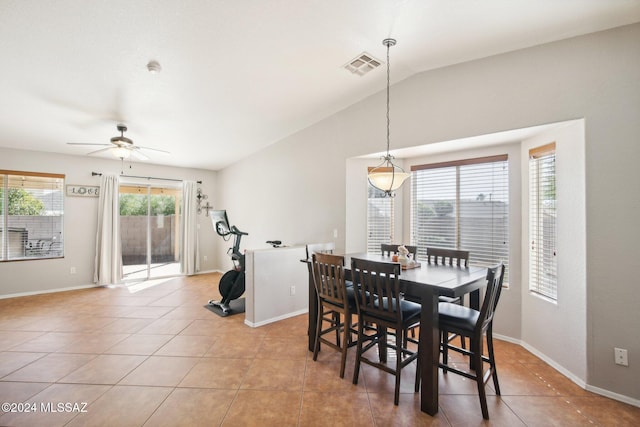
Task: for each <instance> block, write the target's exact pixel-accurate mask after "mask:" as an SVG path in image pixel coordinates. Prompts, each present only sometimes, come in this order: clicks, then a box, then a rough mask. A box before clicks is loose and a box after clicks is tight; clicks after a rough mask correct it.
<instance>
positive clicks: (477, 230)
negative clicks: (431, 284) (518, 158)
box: [411, 155, 509, 282]
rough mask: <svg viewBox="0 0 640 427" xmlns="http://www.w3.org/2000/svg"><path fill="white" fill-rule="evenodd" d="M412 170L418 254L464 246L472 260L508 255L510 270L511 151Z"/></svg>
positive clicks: (494, 260)
mask: <svg viewBox="0 0 640 427" xmlns="http://www.w3.org/2000/svg"><path fill="white" fill-rule="evenodd" d="M411 171H412V173H413V176H412V189H411V204H412V209H411V232H412V243H413V244H414V245H417V246H418V258H424V257H425V256H426V249H425V248H426V247H427V246H437V247H442V248H451V249H463V250H468V251H469V252H470V255H469V263H470V264H473V265H477V266H482V267H485V266H487V267H488V266H490V265H495V264H497V263H498V262H501V261H502V262H504V264H505V267H507V272H508V261H509V165H508V159H507V155H500V156H492V157H483V158H476V159H466V160H460V161H454V162H445V163H436V164H429V165H417V166H413V167H412V168H411ZM505 274H506V273H505ZM506 280H507V276H505V282H506Z"/></svg>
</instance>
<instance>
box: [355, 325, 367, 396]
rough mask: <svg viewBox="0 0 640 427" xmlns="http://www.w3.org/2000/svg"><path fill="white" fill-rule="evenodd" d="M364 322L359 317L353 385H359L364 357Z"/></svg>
mask: <svg viewBox="0 0 640 427" xmlns="http://www.w3.org/2000/svg"><path fill="white" fill-rule="evenodd" d="M363 328H364V322H363V321H362V319H361V318H359V317H358V343H357V344H356V363H355V365H354V368H353V384H358V376H359V375H360V359H361V357H362V340H363V339H364V331H363Z"/></svg>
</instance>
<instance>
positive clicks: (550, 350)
mask: <svg viewBox="0 0 640 427" xmlns="http://www.w3.org/2000/svg"><path fill="white" fill-rule="evenodd" d="M551 142H555V143H556V196H557V203H556V209H557V223H556V227H557V235H556V238H557V247H556V248H557V262H558V264H557V268H558V269H557V273H558V299H557V301H556V302H551V301H550V300H548V299H544V298H541V297H539V296H537V295H536V294H534V293H531V292H529V291H528V287H529V259H528V256H529V251H528V245H527V243H528V242H530V241H531V237H530V236H529V229H528V223H529V178H528V175H529V169H528V162H529V159H528V152H529V150H530V149H531V148H534V147H539V146H542V145H545V144H549V143H551ZM521 159H522V163H521V164H522V168H521V169H522V176H523V179H522V246H523V250H522V292H521V294H522V316H521V317H522V341H523V342H524V343H526V345H527V346H528V347H530V348H531V349H532V350H535V352H537V353H540V354H543V355H545V356H546V358H548V359H551V360H552V361H553V362H552V364H554V365H555V366H556V367H557V368H559V369H561V370H562V371H563V372H565V374H567V373H568V374H569V375H571V376H573V378H574V380H577V381H578V382H579V383H582V384H586V382H587V313H586V307H587V300H586V296H587V281H586V259H587V258H586V238H585V236H586V217H585V212H586V211H585V164H584V121H582V120H578V121H575V122H572V123H570V124H568V125H567V126H565V127H563V128H561V129H554V130H553V131H552V132H547V133H544V134H541V135H538V136H536V137H533V138H530V139H528V140H526V141H523V142H522V157H521Z"/></svg>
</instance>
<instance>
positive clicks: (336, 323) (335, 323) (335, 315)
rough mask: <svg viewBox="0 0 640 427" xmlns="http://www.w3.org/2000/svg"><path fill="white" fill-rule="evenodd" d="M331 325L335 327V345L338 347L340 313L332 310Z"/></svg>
mask: <svg viewBox="0 0 640 427" xmlns="http://www.w3.org/2000/svg"><path fill="white" fill-rule="evenodd" d="M332 317H333V325H331V326H335V327H336V345H337V346H338V347H340V313H338V312H337V311H334V312H333V316H332Z"/></svg>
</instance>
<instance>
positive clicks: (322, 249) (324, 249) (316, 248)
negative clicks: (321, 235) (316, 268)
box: [307, 242, 336, 259]
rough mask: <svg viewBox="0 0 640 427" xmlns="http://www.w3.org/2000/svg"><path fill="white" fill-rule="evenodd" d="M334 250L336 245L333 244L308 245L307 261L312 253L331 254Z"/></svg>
mask: <svg viewBox="0 0 640 427" xmlns="http://www.w3.org/2000/svg"><path fill="white" fill-rule="evenodd" d="M335 250H336V244H335V243H333V242H326V243H309V244H308V245H307V259H311V255H313V254H314V253H321V254H332V253H333V251H335Z"/></svg>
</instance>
